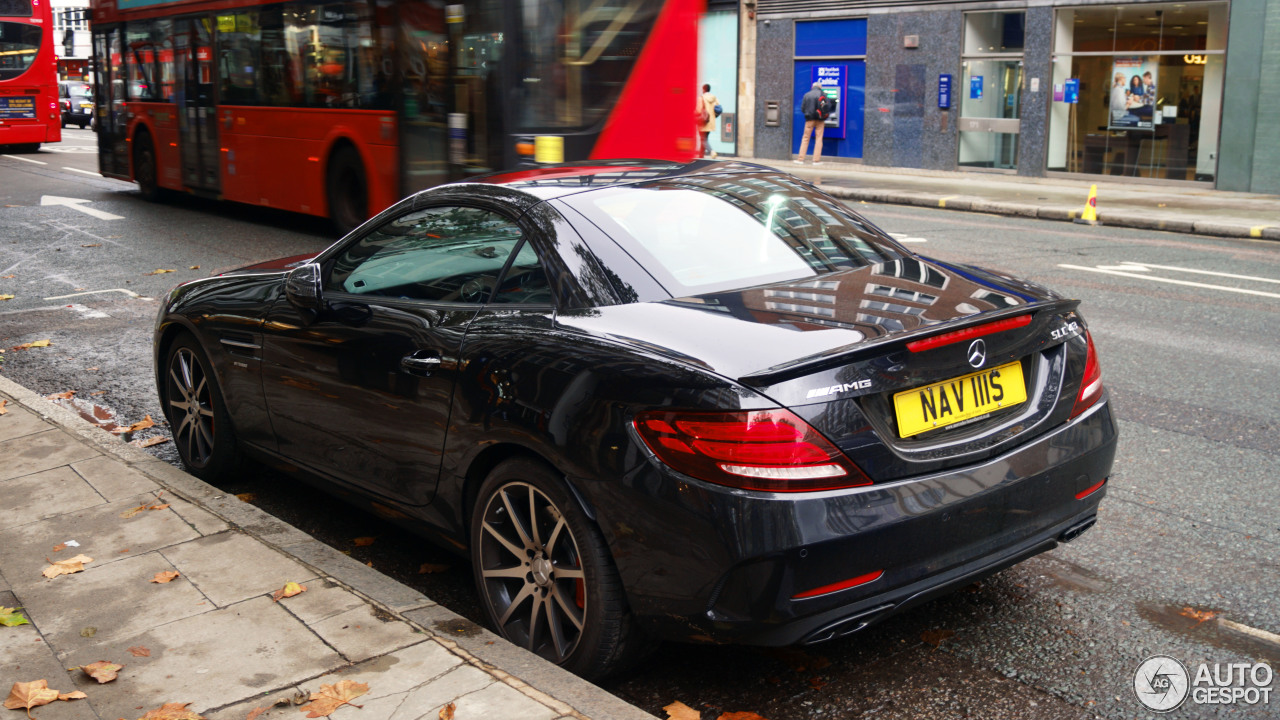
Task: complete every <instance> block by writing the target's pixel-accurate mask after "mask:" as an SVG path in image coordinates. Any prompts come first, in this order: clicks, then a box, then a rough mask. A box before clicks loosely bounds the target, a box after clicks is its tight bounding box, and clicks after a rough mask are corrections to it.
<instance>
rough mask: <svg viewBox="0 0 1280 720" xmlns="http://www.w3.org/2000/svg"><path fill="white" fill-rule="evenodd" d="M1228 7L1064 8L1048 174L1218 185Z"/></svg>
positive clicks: (1058, 26) (1057, 32) (1059, 17)
mask: <svg viewBox="0 0 1280 720" xmlns="http://www.w3.org/2000/svg"><path fill="white" fill-rule="evenodd" d="M1227 17H1228V13H1227V3H1225V2H1205V3H1159V4H1142V5H1119V6H1115V5H1112V6H1089V7H1081V8H1072V9H1066V8H1064V9H1060V10H1058V11H1057V13H1056V21H1055V28H1054V56H1053V87H1052V90H1053V100H1052V103H1051V106H1050V113H1049V146H1048V166H1047V168H1048V170H1049V171H1060V172H1073V173H1086V174H1091V175H1117V176H1128V177H1143V178H1159V179H1167V180H1200V181H1212V180H1213V179H1214V176H1215V174H1216V167H1217V156H1218V128H1219V121H1220V118H1221V110H1222V84H1223V71H1224V68H1225V59H1226V39H1227Z"/></svg>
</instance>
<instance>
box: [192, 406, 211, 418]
mask: <svg viewBox="0 0 1280 720" xmlns="http://www.w3.org/2000/svg"><path fill="white" fill-rule="evenodd" d="M196 411H197V412H199V413H200V414H201V415H202V416H204V417H207V418H211V417H213V409H212V408H207V407H205V406H203V405H201V406H200V407H199V408H197V409H196Z"/></svg>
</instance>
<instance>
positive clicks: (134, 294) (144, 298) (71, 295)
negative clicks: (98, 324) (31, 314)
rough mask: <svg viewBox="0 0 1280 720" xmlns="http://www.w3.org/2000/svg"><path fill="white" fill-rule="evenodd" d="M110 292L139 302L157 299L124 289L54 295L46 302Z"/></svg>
mask: <svg viewBox="0 0 1280 720" xmlns="http://www.w3.org/2000/svg"><path fill="white" fill-rule="evenodd" d="M109 292H118V293H124V294H125V295H128V296H129V297H131V298H137V299H139V300H154V299H155V298H149V297H143V296H141V295H139V294H138V293H136V292H134V291H132V290H125V289H124V288H112V289H110V290H89V291H86V292H78V293H71V294H70V295H54V296H53V297H47V298H45V300H66V299H67V298H73V297H80V296H81V295H97V294H98V293H109Z"/></svg>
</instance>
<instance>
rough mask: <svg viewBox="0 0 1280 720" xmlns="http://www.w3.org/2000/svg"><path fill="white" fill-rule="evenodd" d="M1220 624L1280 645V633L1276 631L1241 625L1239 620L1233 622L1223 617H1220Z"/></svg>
mask: <svg viewBox="0 0 1280 720" xmlns="http://www.w3.org/2000/svg"><path fill="white" fill-rule="evenodd" d="M1218 624H1219V625H1221V626H1223V627H1225V628H1227V629H1228V630H1235V631H1236V632H1238V633H1244V634H1245V635H1251V636H1253V637H1255V638H1257V639H1259V640H1262V641H1264V642H1269V643H1272V644H1275V645H1280V635H1276V634H1275V633H1272V632H1267V631H1266V630H1260V629H1258V628H1256V627H1250V626H1248V625H1241V624H1240V623H1238V622H1231V621H1230V620H1228V619H1226V618H1222V617H1220V618H1218Z"/></svg>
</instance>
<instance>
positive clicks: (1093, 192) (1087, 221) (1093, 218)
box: [1075, 185, 1098, 225]
mask: <svg viewBox="0 0 1280 720" xmlns="http://www.w3.org/2000/svg"><path fill="white" fill-rule="evenodd" d="M1075 222H1078V223H1080V224H1081V225H1097V224H1098V186H1097V185H1090V186H1089V199H1088V200H1086V201H1085V202H1084V210H1082V211H1081V212H1080V217H1078V218H1075Z"/></svg>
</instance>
